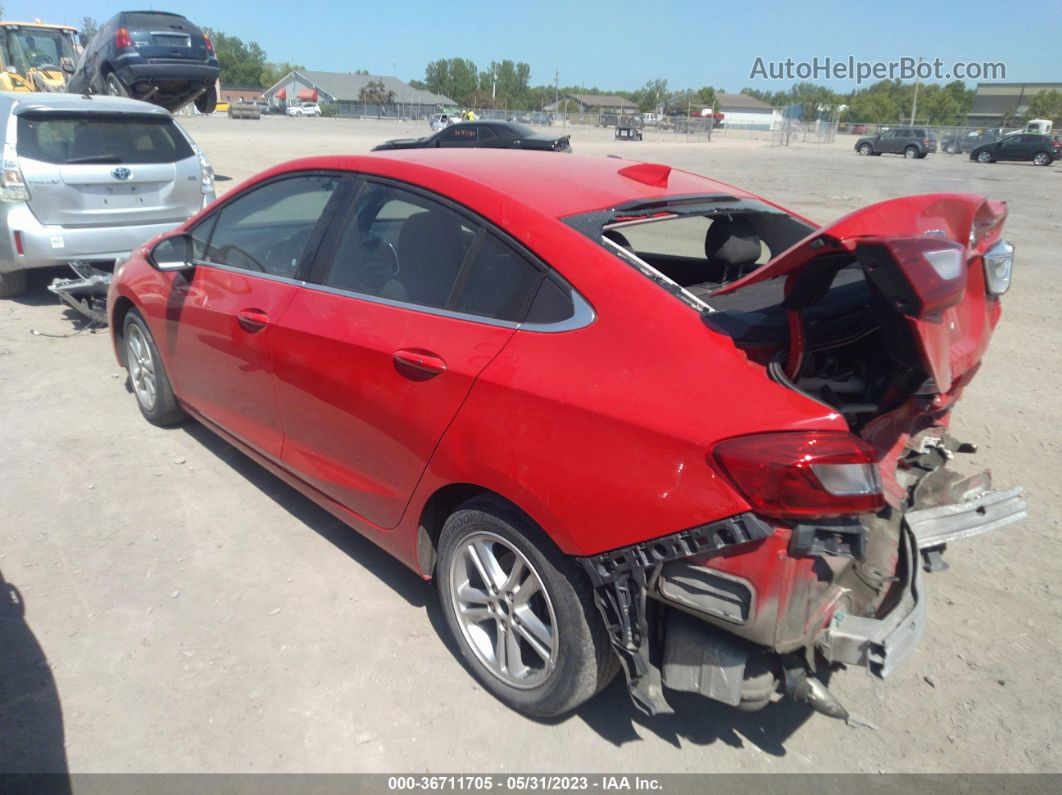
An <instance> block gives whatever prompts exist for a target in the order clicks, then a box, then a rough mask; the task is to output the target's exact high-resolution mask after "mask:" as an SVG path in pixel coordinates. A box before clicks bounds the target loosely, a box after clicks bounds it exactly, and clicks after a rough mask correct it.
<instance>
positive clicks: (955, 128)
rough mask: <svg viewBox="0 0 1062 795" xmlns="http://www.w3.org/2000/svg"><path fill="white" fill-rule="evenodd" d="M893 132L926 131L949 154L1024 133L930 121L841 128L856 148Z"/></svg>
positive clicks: (855, 124)
mask: <svg viewBox="0 0 1062 795" xmlns="http://www.w3.org/2000/svg"><path fill="white" fill-rule="evenodd" d="M891 129H914V130H924V131H925V132H926V133H927V134H928V137H930V138H934V139H936V142H937V153H939V154H945V155H969V153H970V152H971V151H972V150H973V149H976V148H977V147H978V146H981V145H982V144H989V143H993V142H994V141H998V140H999V139H1000V138H1003V137H1004V136H1006V135H1011V134H1013V133H1020V132H1022V128H1021V127H1020V126H1018V127H984V126H975V125H969V124H965V125H962V124H960V125H945V124H929V123H927V122H917V121H916V122H915V123H914V124H911V123H909V122H896V123H893V124H884V123H864V122H845V123H844V124H841V125H840V126H839V128H838V133H839V134H840V135H841V136H847V137H848V138H850V140H851V142H852V145H853V146H854V145H855V142H856V140H858V139H859V138H864V137H872V136H875V135H879V134H881V133H883V132H886V131H888V130H891Z"/></svg>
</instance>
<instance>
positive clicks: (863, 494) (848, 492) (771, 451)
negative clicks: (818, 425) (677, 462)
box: [713, 431, 885, 518]
mask: <svg viewBox="0 0 1062 795" xmlns="http://www.w3.org/2000/svg"><path fill="white" fill-rule="evenodd" d="M713 454H714V456H715V460H716V462H717V463H718V464H719V466H720V467H721V468H722V470H723V472H725V473H726V475H727V476H728V477H729V478H730V480H732V481H733V483H734V485H735V486H737V488H738V491H740V492H741V494H742V495H743V496H744V497H745V499H746V500H748V503H749V505H750V506H751V508H752V510H753V511H755V512H756V513H760V514H763V515H765V516H776V517H780V518H803V517H827V516H850V515H853V514H860V513H874V512H876V511H878V510H880V509H881V508H882V507H884V505H885V500H884V497H883V495H882V491H881V478H880V476H879V474H878V457H877V453H876V452H875V450H874V448H872V447H871V446H870V445H868V444H867V443H866V442H864V441H862V440H861V439H859V438H858V437H856V436H853V435H852V434H850V433H846V432H844V431H812V432H799V431H790V432H781V433H760V434H753V435H751V436H739V437H736V438H734V439H727V440H726V441H723V442H720V443H719V444H718V445H716V447H715V450H714V451H713Z"/></svg>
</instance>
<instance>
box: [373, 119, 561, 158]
mask: <svg viewBox="0 0 1062 795" xmlns="http://www.w3.org/2000/svg"><path fill="white" fill-rule="evenodd" d="M432 147H447V148H449V147H454V148H458V147H460V148H465V149H467V148H472V147H483V148H488V149H536V150H542V151H548V152H570V151H572V145H571V136H568V135H546V134H543V133H540V132H536V131H535V130H533V129H532V128H530V127H528V126H526V125H524V124H520V123H519V122H512V121H464V122H458V123H456V124H451V125H450V126H448V127H445V128H443V129H442V130H440V131H439V132H436V133H435V134H434V135H428V136H425V137H423V138H393V139H392V140H390V141H384V142H383V143H382V144H380V145H379V146H375V147H373V150H374V151H380V150H386V149H427V148H432Z"/></svg>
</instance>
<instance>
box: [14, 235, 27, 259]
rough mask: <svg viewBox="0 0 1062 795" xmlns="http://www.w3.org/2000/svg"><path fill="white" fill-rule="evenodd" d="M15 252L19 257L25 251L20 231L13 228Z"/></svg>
mask: <svg viewBox="0 0 1062 795" xmlns="http://www.w3.org/2000/svg"><path fill="white" fill-rule="evenodd" d="M15 253H16V254H18V255H19V256H20V257H21V256H22V255H23V254H25V253H26V252H25V250H24V249H23V248H22V233H21V232H20V231H19V230H17V229H16V230H15Z"/></svg>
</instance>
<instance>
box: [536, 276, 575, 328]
mask: <svg viewBox="0 0 1062 795" xmlns="http://www.w3.org/2000/svg"><path fill="white" fill-rule="evenodd" d="M574 314H575V305H574V304H573V303H572V297H571V293H570V292H568V291H566V290H562V289H561V288H560V287H559V286H558V285H557V283H556V282H554V281H553V280H552V279H550V278H545V279H543V280H542V286H541V287H539V288H538V295H536V296H535V300H534V302H533V303H532V304H531V309H529V310H528V312H527V316H526V317H525V318H524V322H525V323H560V322H561V321H563V320H567V319H568V318H570V317H571V316H572V315H574Z"/></svg>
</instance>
